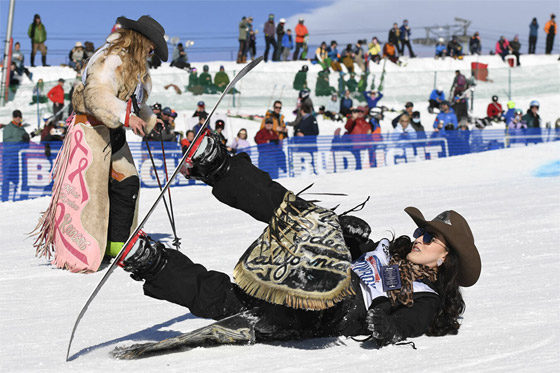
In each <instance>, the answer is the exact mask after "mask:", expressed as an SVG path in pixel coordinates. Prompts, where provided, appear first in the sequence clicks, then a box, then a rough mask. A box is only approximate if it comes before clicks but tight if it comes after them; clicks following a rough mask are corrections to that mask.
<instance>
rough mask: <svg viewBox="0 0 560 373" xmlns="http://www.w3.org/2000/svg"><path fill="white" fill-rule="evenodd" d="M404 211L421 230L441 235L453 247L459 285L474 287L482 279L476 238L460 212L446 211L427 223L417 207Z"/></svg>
mask: <svg viewBox="0 0 560 373" xmlns="http://www.w3.org/2000/svg"><path fill="white" fill-rule="evenodd" d="M404 211H405V212H406V213H407V214H408V215H410V217H411V218H412V220H414V222H415V223H416V225H417V226H418V227H419V228H424V229H428V231H433V232H434V233H439V234H441V235H442V236H443V238H444V239H445V243H446V244H447V245H448V246H450V247H451V249H453V250H454V251H455V252H456V253H457V256H458V257H459V285H461V286H464V287H468V286H472V285H474V284H475V283H476V282H477V281H478V278H479V277H480V270H481V266H482V265H481V262H480V255H479V254H478V250H477V248H476V246H475V244H474V237H473V234H472V232H471V228H470V227H469V224H468V223H467V221H466V220H465V218H463V217H462V216H461V215H460V214H459V213H458V212H456V211H453V210H448V211H444V212H442V213H441V214H439V215H438V216H436V217H435V218H433V219H432V220H431V221H426V219H424V215H422V213H421V212H420V210H418V209H417V208H416V207H407V208H405V209H404Z"/></svg>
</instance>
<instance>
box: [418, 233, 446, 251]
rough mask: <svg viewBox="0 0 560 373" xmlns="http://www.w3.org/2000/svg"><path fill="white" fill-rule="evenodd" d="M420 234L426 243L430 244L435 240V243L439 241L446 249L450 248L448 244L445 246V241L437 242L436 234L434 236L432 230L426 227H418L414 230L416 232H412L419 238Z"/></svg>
mask: <svg viewBox="0 0 560 373" xmlns="http://www.w3.org/2000/svg"><path fill="white" fill-rule="evenodd" d="M420 236H422V242H423V243H424V245H429V244H431V243H433V242H435V243H439V244H440V245H442V246H443V247H444V248H445V249H446V250H448V248H447V246H445V245H444V244H443V243H440V242H437V238H436V236H434V234H432V233H430V232H426V230H425V229H424V228H416V229H415V230H414V233H413V234H412V237H414V238H418V237H420Z"/></svg>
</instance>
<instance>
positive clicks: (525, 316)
mask: <svg viewBox="0 0 560 373" xmlns="http://www.w3.org/2000/svg"><path fill="white" fill-rule="evenodd" d="M559 161H560V143H547V144H540V145H536V146H530V147H523V148H513V149H504V150H497V151H492V152H485V153H478V154H471V155H465V156H459V157H452V158H445V159H438V160H432V161H425V162H419V163H410V164H403V165H398V166H394V167H384V168H379V169H369V170H363V171H357V172H352V173H345V174H332V175H323V176H320V177H308V178H299V179H283V180H281V182H282V183H283V184H284V185H286V186H287V187H288V188H289V189H291V190H294V191H299V190H301V189H303V188H304V187H306V186H307V185H309V184H310V183H315V186H314V187H313V188H312V190H311V191H312V192H338V193H348V194H349V196H348V197H335V196H319V197H318V196H309V197H308V198H320V199H321V200H322V205H324V206H327V207H332V206H335V205H337V204H339V203H340V204H341V207H340V209H341V211H343V210H344V209H348V208H350V207H353V206H355V205H357V204H358V203H360V202H362V201H363V200H364V199H365V198H366V197H367V196H371V201H370V202H369V203H368V204H367V205H366V207H365V208H364V209H363V210H362V211H361V212H359V213H358V215H359V216H361V217H362V218H364V219H366V220H367V221H368V222H369V223H370V224H371V226H372V228H373V232H372V236H373V238H375V239H379V238H381V237H384V236H385V237H386V236H388V235H389V234H390V232H391V231H394V232H396V233H397V234H411V233H412V231H413V229H414V224H413V222H412V220H411V219H410V218H409V217H408V216H407V215H406V214H405V213H404V211H403V209H404V208H405V207H407V206H411V205H412V206H416V207H418V208H419V209H420V210H421V211H422V212H423V213H424V215H425V216H426V217H427V218H429V219H431V218H432V217H433V216H436V215H437V214H438V213H440V212H441V211H443V210H447V209H455V210H457V211H459V212H460V213H461V214H463V215H464V216H465V217H466V218H467V220H468V221H469V223H470V226H471V228H472V231H473V232H474V236H475V241H476V245H477V247H478V249H479V251H480V255H481V258H482V274H481V277H480V280H479V281H478V283H477V284H476V285H475V286H473V287H470V288H466V289H464V291H463V295H464V298H465V302H466V304H467V309H466V312H465V314H464V319H463V322H462V323H463V326H462V327H461V329H460V331H459V334H458V335H457V336H446V337H437V338H435V337H425V336H423V337H419V338H414V339H412V340H413V341H414V342H415V344H416V346H417V348H418V349H417V350H413V349H412V348H410V347H408V346H389V347H385V348H382V349H380V350H374V349H371V348H370V347H369V345H368V344H367V343H364V344H362V343H360V342H356V341H353V340H352V339H346V338H328V339H315V340H308V341H300V342H286V343H273V344H257V345H253V346H220V347H213V348H197V349H195V350H190V351H186V352H180V353H175V354H168V355H164V356H158V357H152V358H148V359H143V360H139V361H116V360H114V359H113V358H112V357H111V356H110V355H109V352H110V351H111V350H112V349H113V348H114V347H116V346H124V345H129V344H132V343H138V342H142V341H151V340H159V339H163V338H166V337H171V336H175V335H177V334H179V333H184V332H187V331H190V330H194V329H196V328H198V327H201V326H203V325H206V324H208V323H209V322H210V320H205V319H199V318H196V317H193V316H192V315H191V314H190V313H189V312H188V309H185V308H182V307H179V306H176V305H173V304H170V303H166V302H163V301H157V300H154V299H151V298H148V297H145V296H144V295H143V294H142V286H141V283H139V282H135V281H133V280H132V279H130V278H129V277H128V275H127V274H126V273H125V272H124V271H122V270H121V269H117V270H116V271H115V272H114V273H113V275H112V277H111V278H110V279H109V281H108V282H107V283H106V285H105V287H104V288H103V289H102V290H101V292H100V293H99V295H98V297H97V298H96V299H95V300H94V302H93V303H92V305H91V306H90V307H89V310H88V312H87V313H86V315H85V317H84V318H83V319H82V321H81V324H80V326H79V327H78V329H77V332H76V336H75V339H74V342H73V347H72V350H71V361H70V362H65V355H66V348H67V344H68V340H69V337H70V332H71V329H72V326H73V323H74V321H75V318H76V317H77V315H78V312H79V311H80V309H81V307H82V306H83V304H84V302H85V301H86V299H87V297H88V296H89V294H90V293H91V291H93V289H94V287H95V285H96V284H97V283H98V281H99V280H100V279H101V277H102V276H103V274H104V271H100V272H97V273H95V274H90V275H80V274H72V273H69V272H67V271H63V270H60V269H56V268H54V267H52V266H51V265H50V264H48V262H47V261H46V260H45V259H44V258H35V257H34V252H33V249H32V242H33V240H32V239H30V238H28V237H27V234H28V232H30V231H31V230H32V229H33V228H34V226H35V224H36V222H37V218H38V216H39V213H40V212H41V211H42V210H44V209H45V208H46V207H47V205H48V202H49V200H48V198H46V197H43V198H39V199H35V200H28V201H21V202H6V203H2V204H0V216H2V217H3V220H2V222H1V223H0V227H1V231H2V233H3V234H2V238H3V243H2V246H3V249H2V257H1V260H0V299H1V301H0V371H2V372H14V371H16V372H76V371H80V372H93V371H95V372H97V371H107V372H112V371H125V372H152V371H154V372H155V371H166V372H167V371H169V372H175V371H181V372H183V371H193V372H206V371H207V372H214V371H227V372H247V371H251V372H252V371H255V372H268V371H271V370H273V371H277V372H310V371H311V372H316V371H325V372H330V371H337V372H355V371H363V372H367V371H408V372H416V371H464V372H467V371H468V372H472V371H529V370H530V371H539V372H542V371H554V372H557V371H558V368H559V366H560V321H559V317H558V316H559V311H560V293H559V290H558V285H559V284H560V272H559V271H558V268H559V267H560V252H559V249H558V239H559V238H560V192H559V191H560V176H559V175H560V167H559V164H560V162H559ZM545 175H548V176H545ZM156 194H157V192H156V190H154V189H149V190H142V193H141V197H140V216H143V215H144V214H145V213H146V211H147V210H148V208H149V206H150V204H151V203H152V201H153V200H155V198H156ZM173 202H174V204H175V213H176V220H177V222H179V224H178V227H177V232H178V235H179V237H181V238H182V242H183V245H182V251H183V252H184V253H185V254H188V255H189V256H190V257H191V258H192V259H193V260H194V261H196V262H201V263H203V264H204V265H206V266H207V268H210V269H215V270H219V271H224V272H226V273H231V271H232V269H233V267H234V266H235V264H236V262H237V260H238V258H239V257H240V255H241V254H242V253H243V252H244V251H245V249H246V248H247V247H248V246H249V244H250V243H251V242H252V241H253V240H254V239H255V238H256V237H257V236H258V235H259V234H260V233H261V232H262V230H263V228H264V225H263V224H262V223H260V222H256V221H254V220H252V218H250V217H249V216H246V215H245V214H243V213H242V212H239V211H236V210H233V209H231V208H229V207H227V206H225V205H222V204H220V203H219V202H218V201H216V200H215V199H214V197H213V196H212V195H211V189H210V188H209V187H206V186H193V187H188V188H174V189H173ZM164 211H165V210H164V208H163V206H161V205H160V206H159V207H158V210H157V211H156V213H155V214H154V215H153V216H152V218H151V219H150V220H149V222H148V224H147V226H146V227H145V230H146V231H147V232H149V233H153V234H154V236H155V237H156V238H157V239H161V240H164V241H167V242H169V240H170V235H169V232H171V230H170V227H169V223H168V221H167V218H166V217H165V212H164Z"/></svg>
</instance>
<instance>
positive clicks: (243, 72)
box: [66, 56, 263, 361]
mask: <svg viewBox="0 0 560 373" xmlns="http://www.w3.org/2000/svg"><path fill="white" fill-rule="evenodd" d="M262 60H263V57H262V56H261V57H259V58H256V59H255V60H254V61H251V62H250V63H249V64H247V66H245V67H244V68H243V69H242V70H241V71H240V72H239V74H237V75H236V76H235V77H234V78H233V79H232V81H231V82H230V83H229V84H228V85H227V87H226V89H225V90H224V92H223V93H222V94H221V96H220V98H219V99H218V101H217V102H216V105H214V107H213V108H212V111H211V112H210V114H209V115H208V118H206V121H205V122H204V124H203V125H202V127H200V129H199V130H198V132H197V133H196V135H195V137H194V139H193V141H192V142H191V144H190V145H189V147H188V148H187V151H186V152H185V154H184V155H183V157H182V158H181V160H180V161H179V164H178V165H177V167H176V168H175V170H174V171H173V173H172V174H171V176H170V177H169V180H168V181H167V183H166V184H165V185H164V186H163V188H162V189H161V191H160V193H159V195H158V197H157V198H156V200H155V201H154V203H153V204H152V207H150V210H149V211H148V212H147V213H146V216H145V217H144V219H142V221H141V222H140V223H138V226H137V227H136V229H135V230H134V232H133V233H132V234H131V235H130V237H129V238H128V240H127V241H126V242H125V243H124V245H123V248H122V249H121V251H119V253H118V255H117V256H116V257H115V259H114V260H113V262H112V263H111V265H110V266H109V268H108V269H107V272H105V275H103V277H102V278H101V280H100V281H99V283H98V284H97V286H96V287H95V289H94V290H93V292H92V293H91V295H90V296H89V298H88V299H87V301H86V303H85V304H84V306H83V307H82V309H81V311H80V313H79V314H78V318H77V319H76V321H75V322H74V327H73V328H72V334H71V335H70V341H69V343H68V350H67V351H66V361H68V358H69V357H70V347H71V346H72V341H73V339H74V334H75V333H76V329H77V327H78V324H79V323H80V320H81V319H82V317H83V316H84V314H85V313H86V311H87V309H88V307H89V305H90V304H91V302H92V301H93V299H94V298H95V296H96V295H97V293H99V290H100V289H101V287H102V286H103V285H104V284H105V282H107V279H108V278H109V276H110V275H111V273H113V271H114V270H115V268H116V267H117V263H118V262H119V261H120V259H121V257H122V256H123V253H124V251H125V249H126V248H127V246H128V245H129V244H130V242H131V241H132V239H133V238H134V237H136V236H137V235H138V233H139V232H140V230H141V229H142V228H144V225H145V224H146V222H147V221H148V219H149V218H150V216H151V215H152V213H153V212H154V210H155V208H156V207H157V205H158V204H159V202H160V201H161V199H162V198H163V196H164V195H165V193H166V192H167V190H168V189H169V187H170V185H171V183H172V182H173V180H175V177H176V176H177V174H178V173H179V171H180V170H181V167H182V166H183V163H184V162H185V160H186V159H187V156H188V154H189V153H190V150H191V148H192V147H193V146H194V144H195V143H196V142H197V141H196V140H197V139H199V138H200V137H201V136H202V135H203V133H204V131H205V130H206V127H207V126H208V123H210V118H212V115H213V114H214V112H215V111H216V108H217V107H218V105H219V104H220V102H221V101H222V99H223V98H224V96H225V95H226V94H227V93H228V92H229V91H230V90H231V88H232V87H233V86H234V85H235V84H236V83H237V82H238V81H239V80H241V79H242V78H243V77H244V76H245V75H247V73H248V72H249V71H251V70H253V68H254V67H255V66H257V65H258V64H259V63H260V62H261V61H262Z"/></svg>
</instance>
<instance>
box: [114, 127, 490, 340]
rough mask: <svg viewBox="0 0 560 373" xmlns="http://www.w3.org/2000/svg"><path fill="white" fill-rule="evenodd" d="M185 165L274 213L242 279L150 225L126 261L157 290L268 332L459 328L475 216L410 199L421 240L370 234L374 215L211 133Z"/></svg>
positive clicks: (246, 204)
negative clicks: (332, 201)
mask: <svg viewBox="0 0 560 373" xmlns="http://www.w3.org/2000/svg"><path fill="white" fill-rule="evenodd" d="M193 148H195V149H193V150H192V152H191V154H190V155H189V157H188V158H187V160H188V162H187V163H189V164H190V166H192V167H190V168H184V169H183V171H182V172H183V173H184V174H185V176H186V177H188V178H196V179H199V180H202V181H204V182H206V183H207V184H209V185H211V186H212V187H213V189H212V193H213V194H214V196H216V198H218V200H220V201H221V202H223V203H225V204H227V205H229V206H231V207H234V208H237V209H241V210H242V211H245V212H247V213H248V214H250V215H251V216H253V217H254V218H255V219H257V220H260V221H262V222H265V223H267V224H268V226H267V228H266V229H265V230H264V232H263V234H262V235H261V236H260V237H259V238H258V239H257V240H256V241H255V242H254V243H253V244H252V245H251V247H250V248H249V249H248V250H247V251H246V252H245V254H244V255H243V256H242V257H241V259H240V261H239V263H238V264H237V266H236V267H235V270H234V280H235V283H232V282H231V281H230V278H229V276H228V275H226V274H225V273H220V272H216V271H208V270H207V269H206V268H204V267H203V266H202V265H200V264H195V263H193V262H192V261H191V260H190V259H189V258H188V257H187V256H185V255H184V254H182V253H180V252H179V251H176V250H170V249H166V248H164V246H163V245H162V244H160V243H155V242H151V241H150V240H149V238H147V237H140V239H139V240H138V241H137V243H136V244H135V245H134V246H133V247H132V249H131V250H130V252H128V253H127V254H126V256H123V258H124V261H123V262H122V263H120V265H121V266H123V267H124V270H125V271H129V272H132V275H131V276H132V277H133V278H134V279H136V280H145V283H144V292H145V294H146V295H148V296H150V297H153V298H157V299H163V300H167V301H169V302H173V303H176V304H179V305H182V306H185V307H188V308H189V310H190V311H191V313H192V314H194V315H196V316H199V317H204V318H212V319H217V320H219V319H223V318H225V317H228V316H231V315H234V314H238V313H240V312H247V311H248V310H250V314H251V315H254V316H256V317H253V318H252V319H251V320H253V324H252V327H253V328H254V334H255V338H256V341H257V342H258V341H266V340H289V339H302V338H317V337H329V336H358V335H371V336H373V338H374V339H375V340H376V342H377V344H378V345H379V346H383V345H387V344H394V343H396V342H398V341H401V340H404V339H406V338H408V337H416V336H420V335H422V334H426V335H432V336H443V335H446V334H457V332H458V329H459V327H460V324H459V322H458V318H459V317H460V315H461V314H462V313H463V311H464V308H465V304H464V302H463V298H462V296H461V293H460V290H459V286H464V287H467V286H472V285H474V284H475V283H476V281H477V280H478V277H479V275H480V270H481V262H480V257H479V254H478V251H477V248H476V246H475V244H474V238H473V235H472V232H471V230H470V228H469V225H468V224H467V222H466V220H465V219H464V218H463V217H462V216H461V215H460V214H458V213H457V212H455V211H452V210H451V211H444V212H442V213H441V214H439V215H438V216H437V217H435V218H434V219H433V220H431V221H426V220H425V219H424V217H423V215H422V213H421V212H420V211H419V210H418V209H416V208H414V207H408V208H406V209H405V212H406V213H407V214H408V215H410V217H411V218H412V219H413V220H414V222H415V223H416V225H417V226H418V228H417V229H416V230H415V231H414V234H413V237H414V241H411V239H410V238H409V237H407V236H400V237H398V238H396V239H393V240H392V241H389V240H387V239H382V240H381V241H379V242H375V243H374V242H373V241H372V240H371V239H369V234H370V232H371V229H370V227H369V225H368V224H367V223H366V222H365V221H363V220H362V219H360V218H358V217H355V216H350V215H347V214H342V215H336V214H335V213H334V212H333V211H332V210H330V209H325V208H322V207H319V206H317V205H315V204H314V203H312V202H309V201H305V200H303V199H301V198H300V197H298V196H296V195H294V194H293V193H291V192H289V191H288V190H286V189H285V188H284V187H283V186H282V185H280V184H278V183H277V182H275V181H273V180H272V179H270V177H269V176H268V174H267V173H265V172H263V171H261V170H259V169H258V168H257V167H255V166H253V165H252V164H251V162H250V159H249V157H248V156H247V155H246V154H245V153H241V154H239V155H236V156H234V157H230V156H229V155H228V154H227V151H226V149H225V147H224V146H223V145H222V144H221V143H220V142H219V141H217V140H216V139H215V138H214V137H212V136H211V135H208V134H207V135H205V136H204V137H202V141H201V142H199V144H197V145H195V147H193Z"/></svg>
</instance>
